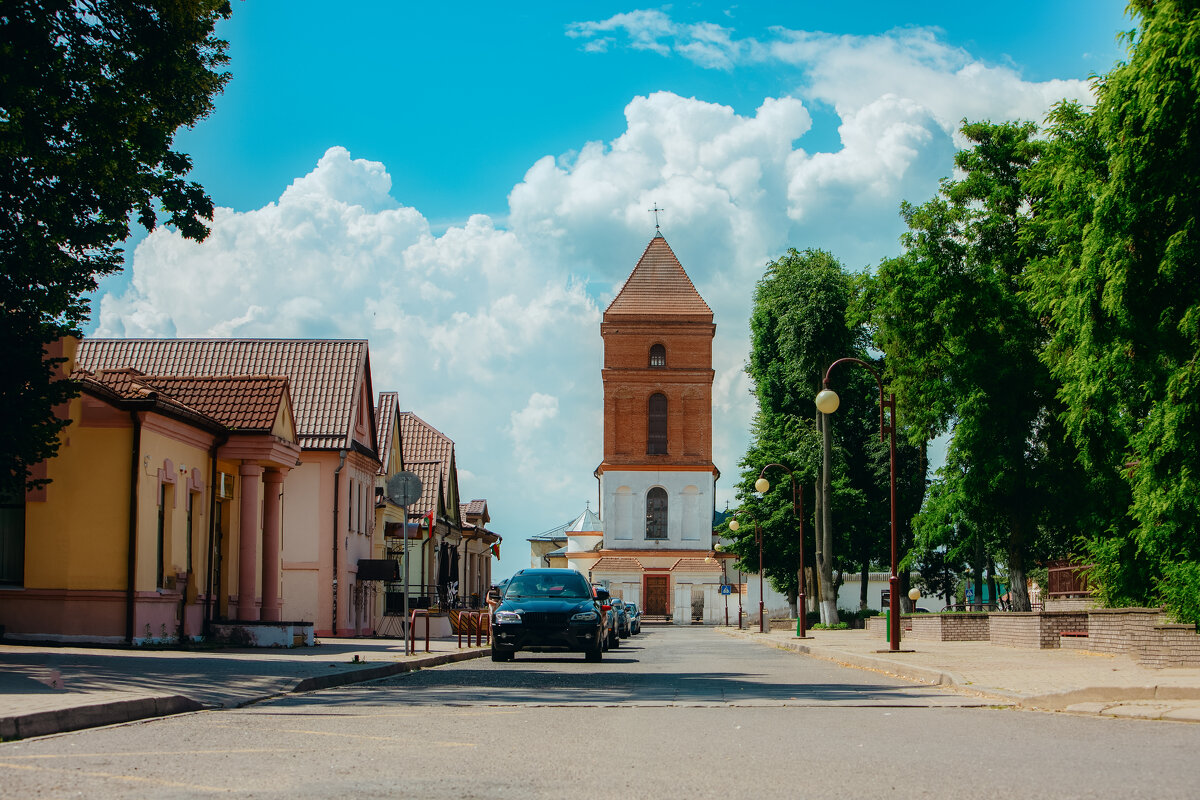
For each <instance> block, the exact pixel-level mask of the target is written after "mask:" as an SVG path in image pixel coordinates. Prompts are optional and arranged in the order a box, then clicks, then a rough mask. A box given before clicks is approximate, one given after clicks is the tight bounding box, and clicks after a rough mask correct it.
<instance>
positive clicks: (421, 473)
mask: <svg viewBox="0 0 1200 800" xmlns="http://www.w3.org/2000/svg"><path fill="white" fill-rule="evenodd" d="M404 466H406V467H408V469H409V471H410V472H414V473H416V475H417V477H418V478H420V479H421V499H420V500H418V501H417V502H415V503H413V504H412V505H411V506H409V507H408V515H409V516H410V517H423V516H425V515H426V514H428V513H429V512H430V511H434V512H436V511H437V500H438V486H440V485H441V483H442V462H440V461H413V460H411V459H409V458H405V459H404Z"/></svg>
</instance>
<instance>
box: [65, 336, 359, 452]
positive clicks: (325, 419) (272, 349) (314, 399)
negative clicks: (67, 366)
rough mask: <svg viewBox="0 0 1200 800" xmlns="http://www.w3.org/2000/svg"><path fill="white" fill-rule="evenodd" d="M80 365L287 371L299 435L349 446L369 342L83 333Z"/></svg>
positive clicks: (312, 443)
mask: <svg viewBox="0 0 1200 800" xmlns="http://www.w3.org/2000/svg"><path fill="white" fill-rule="evenodd" d="M76 363H77V364H78V365H79V366H80V367H82V368H84V369H87V370H90V371H92V372H95V371H97V370H101V369H117V368H121V367H133V368H134V369H137V370H140V371H142V372H144V373H147V374H151V375H172V376H180V377H184V376H195V375H283V376H286V377H287V378H288V380H289V382H290V387H289V388H290V391H291V395H292V409H293V413H294V414H295V419H296V433H297V434H298V435H299V438H300V445H301V446H302V447H305V448H309V449H342V448H349V447H350V445H351V441H352V437H353V432H354V415H355V412H356V411H357V409H356V407H355V402H356V399H357V398H358V396H359V394H360V390H361V388H362V387H360V386H359V382H358V378H359V375H360V374H364V375H366V376H368V379H369V375H370V369H369V363H370V359H369V355H368V351H367V342H366V341H365V340H323V339H84V340H83V341H82V342H80V343H79V350H78V352H77V353H76ZM367 389H368V390H369V389H370V387H367ZM368 396H369V394H368Z"/></svg>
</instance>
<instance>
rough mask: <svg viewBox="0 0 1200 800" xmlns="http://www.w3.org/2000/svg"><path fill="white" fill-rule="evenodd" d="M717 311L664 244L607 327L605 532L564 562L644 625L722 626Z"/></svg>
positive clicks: (571, 544) (655, 248)
mask: <svg viewBox="0 0 1200 800" xmlns="http://www.w3.org/2000/svg"><path fill="white" fill-rule="evenodd" d="M715 333H716V325H715V323H714V321H713V313H712V309H711V308H709V306H708V304H707V303H705V302H704V299H703V298H702V297H701V296H700V294H699V292H697V291H696V288H695V286H694V285H693V284H692V281H691V279H690V278H689V277H688V275H687V273H686V272H685V271H684V268H683V266H682V265H681V264H680V263H679V260H678V258H676V256H675V253H674V252H673V251H672V250H671V247H670V246H669V245H668V244H667V241H666V239H664V238H663V237H662V235H661V234H657V233H656V235H655V236H654V238H653V239H651V241H650V244H649V245H648V246H647V247H646V250H645V252H644V253H643V254H642V256H641V258H640V259H639V260H638V263H637V265H636V266H635V267H634V269H633V271H632V272H631V273H630V275H629V278H628V279H627V280H626V281H625V284H624V286H623V287H622V288H621V291H620V292H619V293H618V294H617V296H616V298H614V299H613V301H612V303H611V304H609V306H608V308H607V310H605V312H604V316H603V319H602V321H601V323H600V335H601V338H602V339H603V341H604V366H603V369H602V371H601V381H602V384H603V389H604V458H603V461H601V463H600V465H599V466H598V467H597V468H596V471H595V475H596V477H597V479H598V480H599V482H600V520H602V522H600V525H599V526H598V529H597V530H592V531H582V530H580V531H571V532H569V534H568V541H567V553H566V555H567V561H568V563H569V564H570V565H571V566H572V567H575V568H577V569H579V570H581V571H583V572H585V573H586V574H588V575H590V576H591V578H592V580H593V581H595V582H598V583H601V584H603V585H605V586H607V587H608V588H609V590H610V591H611V592H612V593H613V594H614V595H616V596H618V597H622V598H623V599H625V600H629V601H633V602H637V603H639V604H640V605H641V607H642V609H643V610H644V612H645V613H646V614H647V615H650V616H657V617H671V618H673V619H674V620H675V621H676V622H689V621H704V622H710V623H715V622H717V621H718V620H719V619H720V618H721V615H720V614H719V613H718V600H719V598H720V585H721V581H722V568H721V563H720V554H718V553H716V552H715V551H714V546H713V542H714V539H713V529H712V528H713V526H712V521H713V514H714V511H715V491H716V481H717V478H718V477H719V476H720V472H719V471H718V470H717V468H716V466H715V465H714V464H713V461H712V384H713V377H714V372H713V368H712V341H713V336H714V335H715Z"/></svg>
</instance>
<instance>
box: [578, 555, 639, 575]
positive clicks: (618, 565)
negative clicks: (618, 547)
mask: <svg viewBox="0 0 1200 800" xmlns="http://www.w3.org/2000/svg"><path fill="white" fill-rule="evenodd" d="M589 571H590V572H641V571H642V562H641V561H638V560H637V559H636V558H627V557H624V556H605V557H604V558H602V559H600V560H599V561H597V562H596V563H595V564H593V565H592V567H591V569H590V570H589Z"/></svg>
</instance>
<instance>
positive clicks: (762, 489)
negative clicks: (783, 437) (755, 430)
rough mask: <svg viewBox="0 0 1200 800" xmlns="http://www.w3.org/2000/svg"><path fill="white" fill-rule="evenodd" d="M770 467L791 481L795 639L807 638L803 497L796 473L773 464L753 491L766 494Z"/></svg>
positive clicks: (761, 474)
mask: <svg viewBox="0 0 1200 800" xmlns="http://www.w3.org/2000/svg"><path fill="white" fill-rule="evenodd" d="M771 467H779V469H782V470H784V471H786V472H787V474H788V475H789V476H790V477H791V479H792V515H793V516H794V517H795V518H796V524H797V526H798V528H799V537H800V591H799V592H798V593H797V595H796V605H797V609H798V613H797V614H796V638H797V639H807V638H808V619H807V616H808V615H807V612H806V611H805V607H804V495H803V493H799V492H797V491H796V473H795V472H793V471H792V470H790V469H788V468H787V467H785V466H784V465H783V464H776V463H774V462H772V463H770V464H767V465H766V466H765V467H763V468H762V471H761V472H759V473H758V480H756V481H755V482H754V490H755V491H756V492H758V493H759V494H766V493H767V490H768V489H770V488H771V482H770V481H768V480H767V478H766V474H767V470H768V469H770V468H771Z"/></svg>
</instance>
